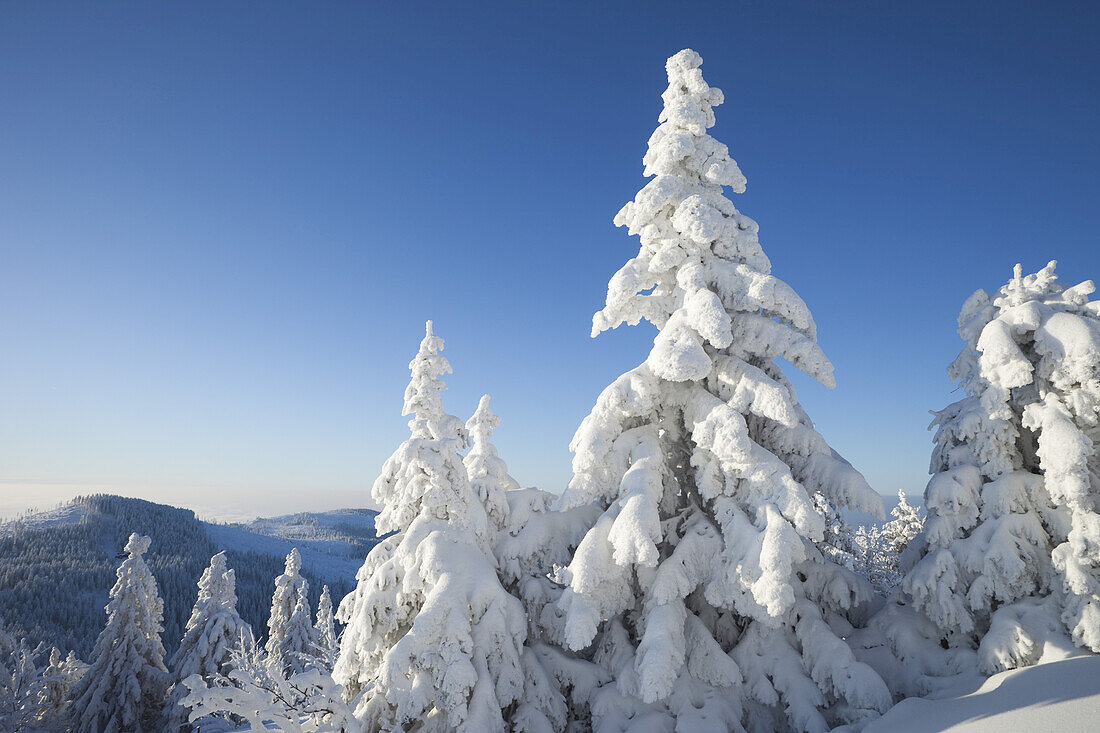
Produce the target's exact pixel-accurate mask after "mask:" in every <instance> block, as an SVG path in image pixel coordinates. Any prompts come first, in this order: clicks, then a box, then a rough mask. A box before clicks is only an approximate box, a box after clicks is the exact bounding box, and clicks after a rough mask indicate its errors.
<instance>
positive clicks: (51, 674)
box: [41, 647, 88, 730]
mask: <svg viewBox="0 0 1100 733" xmlns="http://www.w3.org/2000/svg"><path fill="white" fill-rule="evenodd" d="M87 668H88V665H86V664H84V662H82V661H80V660H79V659H78V658H77V656H76V654H75V653H74V652H71V651H70V652H69V654H68V656H65V657H62V656H61V650H60V649H58V648H57V647H54V648H53V649H51V650H50V662H49V665H48V666H47V667H46V669H45V670H44V671H43V672H42V697H41V702H42V705H43V707H44V708H45V717H46V719H47V720H49V721H51V722H50V723H49V724H48V725H46V726H45V728H46V729H47V730H54V729H56V730H64V729H65V722H66V720H67V719H68V711H69V702H70V700H71V699H72V694H71V693H72V689H73V686H74V685H75V684H76V683H77V682H79V681H80V678H81V677H82V676H83V675H84V671H85V670H86V669H87Z"/></svg>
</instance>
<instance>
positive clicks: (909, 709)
mask: <svg viewBox="0 0 1100 733" xmlns="http://www.w3.org/2000/svg"><path fill="white" fill-rule="evenodd" d="M975 685H977V689H974V688H975ZM1098 730H1100V655H1095V654H1081V653H1080V651H1079V650H1076V649H1073V647H1071V646H1069V641H1068V639H1067V640H1066V643H1065V644H1048V646H1047V649H1046V653H1045V654H1044V655H1043V658H1042V659H1041V660H1040V662H1039V664H1037V665H1036V666H1033V667H1024V668H1023V669H1014V670H1009V671H1008V672H1001V673H1000V674H996V675H993V676H992V677H990V678H988V679H986V680H981V679H980V678H976V679H972V680H967V681H963V682H960V684H959V685H956V686H955V687H954V688H953V689H951V690H948V691H945V692H941V693H939V694H938V695H937V696H936V698H935V699H931V698H909V699H906V700H903V701H901V702H900V703H898V704H897V705H895V706H894V707H893V708H891V709H890V710H889V711H888V712H887V713H886V714H885V715H884V716H882V717H881V718H879V719H878V720H876V721H874V722H873V723H871V724H870V725H868V726H867V727H866V728H864V733H933V731H935V732H936V733H938V732H939V731H952V733H1017V732H1020V733H1042V732H1044V731H1057V733H1094V732H1095V731H1098Z"/></svg>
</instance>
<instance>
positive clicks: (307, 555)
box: [204, 522, 366, 580]
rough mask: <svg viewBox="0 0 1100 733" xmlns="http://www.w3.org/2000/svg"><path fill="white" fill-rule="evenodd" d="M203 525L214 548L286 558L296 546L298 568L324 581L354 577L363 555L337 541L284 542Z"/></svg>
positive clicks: (236, 528)
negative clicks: (300, 558)
mask: <svg viewBox="0 0 1100 733" xmlns="http://www.w3.org/2000/svg"><path fill="white" fill-rule="evenodd" d="M204 524H206V533H207V535H208V536H209V537H210V541H211V542H213V543H214V544H215V545H217V547H218V549H232V550H237V551H238V552H256V553H259V554H261V555H272V556H278V557H286V556H287V554H288V553H289V552H290V550H291V548H294V547H297V548H298V552H299V553H300V554H301V556H302V565H303V566H304V567H307V568H309V569H310V570H312V571H314V572H316V573H317V575H319V576H321V577H322V578H324V579H326V580H331V579H336V578H342V579H345V580H346V579H349V578H354V577H355V573H356V572H357V571H358V570H359V566H360V565H362V564H363V557H365V555H366V553H365V552H364V553H363V554H362V555H360V554H358V553H357V552H355V551H354V549H353V548H352V546H350V545H348V544H347V543H346V542H341V541H338V540H306V539H302V538H299V539H287V538H285V537H278V536H271V535H266V534H259V533H258V532H252V531H249V530H248V529H245V528H244V527H241V526H240V525H231V524H209V523H206V522H204Z"/></svg>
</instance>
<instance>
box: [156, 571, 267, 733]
mask: <svg viewBox="0 0 1100 733" xmlns="http://www.w3.org/2000/svg"><path fill="white" fill-rule="evenodd" d="M246 627H247V624H245V622H244V621H242V620H241V617H240V615H238V614H237V590H236V580H235V578H234V574H233V571H232V570H229V569H228V568H227V567H226V564H225V553H224V552H219V553H218V554H217V555H214V556H213V557H212V558H210V567H208V568H207V569H206V570H204V571H203V573H202V577H200V578H199V589H198V597H197V598H196V600H195V605H194V607H193V608H192V610H191V618H189V619H188V621H187V626H186V628H185V630H184V634H183V640H182V641H181V642H180V646H179V649H177V650H176V652H175V654H173V655H172V658H171V660H170V661H169V664H168V667H169V669H170V670H171V674H172V678H171V679H172V687H171V688H169V691H168V700H167V702H166V703H165V707H164V715H163V718H162V727H161V730H163V731H178V730H180V729H186V728H187V726H188V724H187V718H188V715H189V711H188V710H187V708H185V707H183V706H182V705H180V701H181V700H182V699H183V698H184V697H186V696H187V694H188V690H187V688H186V687H185V686H184V685H182V684H181V683H182V682H183V680H185V679H187V678H188V677H190V676H191V675H193V674H197V675H199V676H201V677H202V678H203V679H204V680H207V681H209V680H212V679H213V678H214V677H217V676H222V677H225V676H227V675H228V674H229V670H230V662H231V660H232V652H233V649H235V648H236V647H237V646H239V645H240V643H241V634H242V633H245V631H246Z"/></svg>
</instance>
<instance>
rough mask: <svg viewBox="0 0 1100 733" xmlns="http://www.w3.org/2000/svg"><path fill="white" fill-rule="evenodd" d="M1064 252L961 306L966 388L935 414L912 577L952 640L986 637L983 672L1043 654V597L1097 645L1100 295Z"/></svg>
mask: <svg viewBox="0 0 1100 733" xmlns="http://www.w3.org/2000/svg"><path fill="white" fill-rule="evenodd" d="M1055 264H1056V263H1055V262H1050V263H1049V264H1048V265H1047V266H1046V267H1044V268H1043V269H1042V270H1040V271H1039V272H1037V273H1035V274H1032V275H1027V276H1026V277H1025V276H1023V274H1022V268H1021V266H1020V265H1017V266H1016V269H1015V271H1014V274H1013V278H1012V279H1011V280H1010V281H1009V283H1008V284H1007V285H1005V286H1004V287H1002V288H1001V289H1000V290H999V291H998V292H997V293H995V294H994V295H993V296H990V295H989V294H987V293H986V292H985V291H983V290H978V291H977V292H975V293H974V294H973V295H971V296H970V297H969V298H968V299H967V300H966V302H965V303H964V304H963V307H962V312H961V313H960V314H959V335H960V336H962V338H963V339H965V340H966V342H967V344H966V347H965V348H964V349H963V350H962V352H961V353H960V354H959V356H958V358H957V359H956V360H955V361H954V363H953V364H952V365H951V366H950V367H949V369H948V373H949V374H950V376H951V377H952V378H953V379H955V380H957V381H958V382H959V384H960V385H961V386H963V387H965V389H966V391H967V396H966V397H964V398H963V399H961V400H959V401H958V402H955V403H954V404H952V405H950V406H948V407H947V408H945V409H944V410H942V411H940V412H938V413H936V418H935V420H934V421H933V425H935V426H936V427H937V431H936V436H935V449H934V451H933V454H932V463H931V472H932V473H933V474H934V475H933V477H932V479H931V480H930V481H929V483H928V487H927V489H926V490H925V505H926V507H927V509H928V519H927V522H926V524H925V530H924V534H923V536H922V537H921V538H920V540H919V541H920V542H921V543H922V544H921V547H920V549H921V550H922V557H921V558H920V560H919V562H917V563H916V565H915V566H914V567H913V568H912V570H911V571H910V572H909V573H908V575H907V576H906V578H905V581H904V583H903V586H902V587H903V589H904V590H905V591H906V592H907V593H909V595H910V596H911V597H912V600H913V605H914V606H915V607H916V608H917V609H918V610H920V611H921V612H922V613H923V614H924V615H926V616H927V618H928V619H931V621H933V622H934V623H935V624H936V626H937V627H938V628H939V630H940V632H941V633H942V634H943V635H944V637H945V638H946V639H948V640H949V641H950V642H951V643H952V645H953V646H956V645H957V646H959V647H960V648H963V649H965V648H967V647H968V646H970V645H971V644H973V642H974V641H979V642H980V644H979V645H978V656H979V664H980V665H981V667H982V669H983V670H984V671H987V672H996V671H1000V670H1003V669H1007V668H1011V667H1015V666H1019V665H1021V664H1030V663H1032V662H1034V661H1035V660H1036V659H1037V658H1038V655H1039V654H1040V653H1041V650H1042V644H1041V643H1039V640H1040V638H1041V637H1042V636H1043V635H1044V634H1045V633H1046V627H1047V626H1048V624H1047V623H1046V621H1043V620H1039V621H1036V619H1037V618H1038V617H1039V616H1041V615H1042V614H1037V611H1036V606H1037V604H1039V605H1042V606H1043V608H1045V609H1047V610H1049V611H1051V613H1052V615H1053V616H1055V617H1058V616H1060V620H1061V623H1062V624H1064V629H1065V631H1066V632H1068V633H1069V634H1070V635H1071V636H1072V638H1073V640H1074V641H1075V642H1076V643H1077V644H1078V645H1080V646H1084V647H1088V648H1089V649H1091V650H1093V651H1100V514H1098V513H1097V512H1098V509H1100V471H1098V466H1100V452H1098V448H1097V446H1098V444H1100V443H1098V441H1100V303H1098V302H1096V301H1091V302H1090V301H1089V295H1090V294H1091V293H1092V292H1093V290H1094V287H1093V284H1092V282H1091V281H1085V282H1083V283H1080V284H1079V285H1075V286H1073V287H1066V286H1064V285H1062V284H1060V283H1058V282H1057V279H1056V276H1055V272H1054V269H1055ZM1044 599H1046V600H1044ZM1059 601H1060V602H1059ZM1055 624H1057V619H1055ZM898 651H899V653H901V654H903V655H904V654H905V650H904V649H899V650H898Z"/></svg>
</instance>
